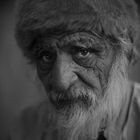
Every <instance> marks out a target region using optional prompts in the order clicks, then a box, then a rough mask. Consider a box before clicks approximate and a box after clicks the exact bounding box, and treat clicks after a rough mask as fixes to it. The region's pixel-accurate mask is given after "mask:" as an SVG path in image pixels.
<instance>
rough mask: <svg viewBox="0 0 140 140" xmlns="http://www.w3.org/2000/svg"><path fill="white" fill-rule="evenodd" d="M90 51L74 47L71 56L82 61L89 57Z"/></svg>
mask: <svg viewBox="0 0 140 140" xmlns="http://www.w3.org/2000/svg"><path fill="white" fill-rule="evenodd" d="M91 53H92V52H91V51H90V50H89V49H88V48H80V47H76V48H74V49H73V51H72V55H73V56H74V57H76V58H78V59H84V58H87V57H89V56H90V55H91Z"/></svg>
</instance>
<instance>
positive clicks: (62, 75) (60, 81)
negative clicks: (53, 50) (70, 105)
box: [50, 54, 77, 90]
mask: <svg viewBox="0 0 140 140" xmlns="http://www.w3.org/2000/svg"><path fill="white" fill-rule="evenodd" d="M50 79H51V80H50V84H51V87H52V88H53V89H55V90H67V89H68V88H69V87H70V85H71V84H72V83H73V82H74V81H76V80H77V75H76V74H75V73H74V67H73V64H72V60H71V59H70V58H69V57H68V55H67V54H61V55H59V56H58V57H57V60H56V62H55V64H54V66H53V69H52V72H51V78H50Z"/></svg>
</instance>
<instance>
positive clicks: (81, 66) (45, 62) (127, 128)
mask: <svg viewBox="0 0 140 140" xmlns="http://www.w3.org/2000/svg"><path fill="white" fill-rule="evenodd" d="M17 11H18V12H17V24H16V38H17V42H18V45H19V47H20V48H21V50H22V51H23V54H24V55H25V56H26V57H27V58H28V60H29V63H30V64H31V65H32V66H33V67H34V69H35V71H36V77H37V78H35V80H36V82H37V81H41V83H42V85H43V86H44V89H45V91H46V99H44V100H45V101H44V102H42V103H40V104H39V105H36V106H33V107H31V108H29V109H27V110H25V111H23V113H22V114H21V116H20V117H19V119H17V123H15V127H14V129H13V130H12V134H11V135H12V136H11V138H12V139H13V140H140V121H139V116H140V110H139V108H140V97H139V96H140V88H139V85H138V84H134V83H132V82H130V81H129V80H128V69H129V67H130V66H131V64H132V63H133V62H134V61H135V59H136V44H137V38H138V30H139V26H138V15H137V7H136V5H135V3H134V2H133V1H132V0H19V3H18V10H17Z"/></svg>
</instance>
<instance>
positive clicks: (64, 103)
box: [50, 93, 92, 110]
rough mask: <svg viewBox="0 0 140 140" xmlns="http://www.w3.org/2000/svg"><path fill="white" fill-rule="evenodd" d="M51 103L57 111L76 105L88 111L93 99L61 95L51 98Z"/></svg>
mask: <svg viewBox="0 0 140 140" xmlns="http://www.w3.org/2000/svg"><path fill="white" fill-rule="evenodd" d="M51 95H52V94H51ZM50 101H51V103H52V104H53V105H54V106H55V108H56V109H57V110H61V109H66V108H72V107H74V106H75V105H78V106H79V107H81V108H86V109H87V108H89V107H90V106H91V102H92V99H90V98H89V96H87V95H79V96H78V97H74V96H68V95H67V94H63V93H61V94H58V95H53V96H50Z"/></svg>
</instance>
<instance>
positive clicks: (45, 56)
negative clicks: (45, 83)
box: [40, 51, 55, 64]
mask: <svg viewBox="0 0 140 140" xmlns="http://www.w3.org/2000/svg"><path fill="white" fill-rule="evenodd" d="M40 59H41V60H40V61H42V62H43V63H46V64H48V63H52V62H53V61H54V60H55V53H54V52H51V51H45V52H43V53H42V54H40Z"/></svg>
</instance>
